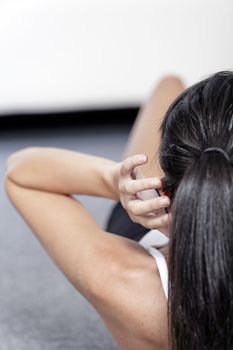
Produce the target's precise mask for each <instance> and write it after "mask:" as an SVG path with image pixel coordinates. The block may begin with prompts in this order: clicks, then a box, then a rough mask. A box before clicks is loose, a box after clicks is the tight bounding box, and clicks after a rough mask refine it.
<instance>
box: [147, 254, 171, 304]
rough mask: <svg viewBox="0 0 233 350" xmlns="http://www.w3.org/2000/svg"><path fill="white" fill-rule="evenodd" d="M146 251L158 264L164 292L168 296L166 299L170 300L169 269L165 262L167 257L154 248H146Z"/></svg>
mask: <svg viewBox="0 0 233 350" xmlns="http://www.w3.org/2000/svg"><path fill="white" fill-rule="evenodd" d="M146 250H147V251H148V253H149V254H150V255H152V256H153V257H154V258H155V260H156V263H157V266H158V270H159V274H160V278H161V282H162V286H163V290H164V293H165V296H166V299H167V300H168V267H167V263H166V260H165V257H164V255H163V254H162V253H160V251H158V249H156V248H154V247H146Z"/></svg>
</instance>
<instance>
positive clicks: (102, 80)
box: [0, 0, 233, 113]
mask: <svg viewBox="0 0 233 350" xmlns="http://www.w3.org/2000/svg"><path fill="white" fill-rule="evenodd" d="M232 17H233V1H232V0H219V1H217V0H0V113H8V112H12V111H22V110H31V111H34V110H38V109H39V110H48V109H51V110H54V109H73V108H75V109H76V108H92V107H105V106H117V105H118V104H121V105H130V104H137V103H141V102H142V101H144V100H145V98H146V97H147V95H148V94H149V93H150V90H151V88H152V87H153V85H154V84H155V83H156V82H157V81H158V79H159V78H160V77H162V76H163V75H164V74H170V73H173V74H178V75H180V76H181V77H182V78H183V79H184V81H185V82H186V84H188V85H190V84H192V83H194V82H195V81H197V80H199V79H201V78H203V77H205V76H207V75H208V74H210V73H213V72H215V71H218V70H225V69H233V21H232Z"/></svg>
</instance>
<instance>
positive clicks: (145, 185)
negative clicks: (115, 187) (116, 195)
mask: <svg viewBox="0 0 233 350" xmlns="http://www.w3.org/2000/svg"><path fill="white" fill-rule="evenodd" d="M161 186H162V182H161V180H160V178H158V177H157V178H156V177H148V178H144V179H138V180H126V181H124V182H122V183H121V185H120V190H121V191H122V192H124V193H127V194H136V193H137V192H140V191H143V190H148V189H154V188H160V187H161ZM156 195H157V194H156V193H155V196H156Z"/></svg>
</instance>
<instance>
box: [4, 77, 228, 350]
mask: <svg viewBox="0 0 233 350" xmlns="http://www.w3.org/2000/svg"><path fill="white" fill-rule="evenodd" d="M232 126H233V73H232V72H219V73H216V74H214V75H212V76H210V77H208V78H206V79H204V80H202V81H200V82H199V83H197V84H195V85H193V86H192V87H190V88H188V89H186V90H184V86H183V84H182V82H181V81H180V80H179V79H178V78H175V77H166V78H164V79H163V80H162V81H161V82H160V84H159V85H158V86H157V88H156V89H155V91H154V92H153V94H152V96H151V98H150V99H149V101H148V103H147V104H146V106H145V108H144V109H143V110H142V111H141V112H140V113H139V115H138V117H137V119H136V122H135V124H134V126H133V129H132V132H131V135H130V138H129V143H128V145H127V148H126V151H125V154H124V160H123V161H122V162H119V163H118V162H113V161H111V160H108V159H104V158H100V157H95V156H91V155H87V154H82V153H76V152H72V151H68V150H63V149H53V148H29V149H23V150H21V151H18V152H16V153H14V154H13V155H11V157H10V158H9V160H8V167H7V174H6V182H5V185H6V191H7V193H8V196H9V197H10V199H11V201H12V203H13V204H14V206H15V207H16V209H17V210H18V211H19V213H20V214H21V215H22V216H23V218H24V219H25V220H26V222H27V223H28V224H29V225H30V227H31V229H32V231H33V232H34V233H35V235H36V236H37V238H38V239H39V240H40V242H41V244H42V245H43V246H44V248H45V249H46V250H47V252H48V254H49V255H50V256H51V257H52V259H53V260H54V262H55V263H56V264H57V266H58V267H59V268H60V269H61V270H62V271H63V273H64V274H65V275H66V277H67V278H68V279H69V280H70V282H71V283H72V284H73V285H74V287H75V288H76V289H77V290H78V291H79V292H80V293H81V294H82V295H83V296H84V297H85V298H86V299H87V300H88V301H89V302H90V303H91V304H92V305H93V306H94V307H95V309H96V310H97V312H98V313H99V314H100V316H101V317H102V319H103V321H104V323H105V324H106V326H107V328H108V329H109V331H110V332H111V334H112V335H113V337H114V338H115V339H116V341H117V343H118V344H119V347H120V348H121V349H127V350H132V349H134V350H137V349H140V350H142V349H143V350H152V349H153V350H155V349H157V350H167V349H172V350H187V349H190V350H200V349H203V350H204V349H205V350H210V349H211V350H220V349H221V350H223V349H227V350H230V349H232V348H233V302H232V300H233V258H232V257H233V240H232V227H233V216H232V211H233V171H232V164H231V163H232V154H233V131H232ZM158 151H159V161H158V158H157V152H158ZM143 154H145V155H147V160H145V159H143V158H142V155H143ZM138 169H140V171H139V170H138ZM142 174H143V176H145V178H139V179H138V176H139V175H142ZM139 177H140V176H139ZM148 189H150V190H152V189H157V190H158V191H160V195H161V196H160V197H159V198H158V197H156V198H152V199H143V197H142V196H141V195H142V193H145V192H142V191H144V190H148ZM72 194H86V195H93V196H103V197H105V198H110V199H114V200H116V202H117V203H116V207H115V208H114V210H113V214H112V216H111V217H110V219H109V222H108V225H107V226H108V227H109V228H111V229H114V225H115V223H116V222H117V220H118V219H119V221H120V220H121V215H124V213H125V210H126V211H127V213H128V219H126V217H125V220H124V221H123V225H122V227H118V228H117V226H116V225H115V229H116V228H117V229H116V230H115V231H116V232H115V233H111V232H109V230H106V231H103V230H102V229H101V228H100V227H99V226H98V225H97V224H96V222H95V220H94V219H93V218H92V217H91V215H90V214H89V213H88V211H87V210H86V209H85V208H84V206H83V205H82V204H81V203H80V202H79V201H78V200H74V199H73V198H72ZM167 195H169V197H170V202H169V198H168V196H167ZM144 198H145V197H144ZM161 199H167V202H166V203H162V202H161ZM120 203H121V204H120ZM123 208H124V209H125V210H124V209H123ZM164 208H166V209H167V211H168V208H169V213H164V214H163V212H164ZM113 217H115V219H113ZM127 220H128V221H127ZM126 226H127V227H126ZM128 227H131V228H132V232H133V231H134V229H135V231H134V232H135V236H133V235H132V234H130V233H129V232H128ZM143 227H144V228H143ZM153 229H159V230H160V231H161V232H164V233H165V234H166V235H169V237H170V241H169V245H167V246H165V247H163V248H161V249H158V248H156V247H148V248H145V247H144V246H143V244H140V239H141V238H142V237H143V235H144V234H145V233H146V232H148V231H150V230H153ZM120 230H122V232H120ZM121 234H122V235H121ZM123 236H125V237H123ZM132 238H133V239H132ZM137 241H139V242H137ZM167 265H168V269H169V283H167V277H168V276H167V275H168V271H167V267H166V266H167ZM167 292H168V301H167V298H166V296H167Z"/></svg>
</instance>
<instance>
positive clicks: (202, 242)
mask: <svg viewBox="0 0 233 350" xmlns="http://www.w3.org/2000/svg"><path fill="white" fill-rule="evenodd" d="M160 132H161V145H160V150H159V158H160V165H161V168H162V169H163V171H164V174H165V177H164V179H163V183H164V190H169V192H170V194H171V206H172V222H171V231H170V247H169V294H168V295H169V302H168V320H169V340H170V348H171V349H172V350H230V349H233V168H232V165H233V72H231V71H221V72H218V73H215V74H213V75H211V76H209V77H208V78H206V79H204V80H202V81H200V82H198V83H196V84H195V85H193V86H191V87H189V88H188V89H186V90H185V91H184V92H183V93H182V94H181V95H179V96H178V97H177V98H176V100H175V101H174V102H173V103H172V104H171V106H170V107H169V109H168V111H167V112H166V114H165V117H164V119H163V122H162V124H161V126H160ZM208 147H219V148H222V149H223V150H224V151H225V152H226V153H227V154H228V156H229V160H227V158H226V157H224V155H223V154H222V153H220V152H216V151H215V152H214V151H212V152H203V151H204V150H205V149H206V148H208Z"/></svg>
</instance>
